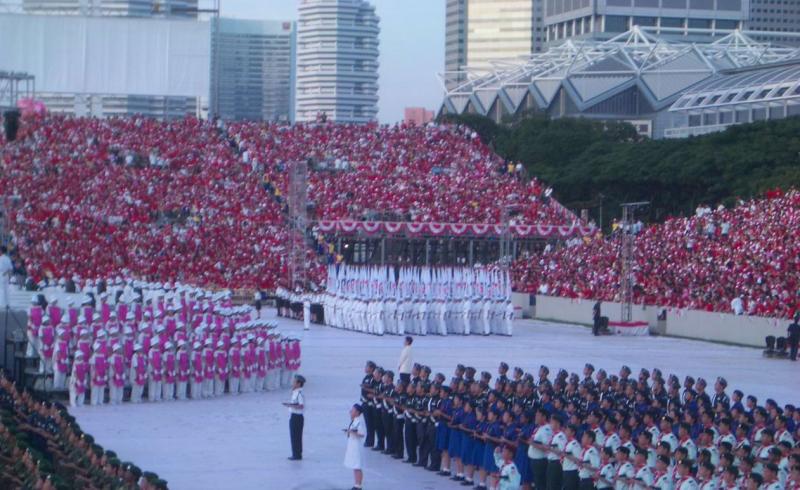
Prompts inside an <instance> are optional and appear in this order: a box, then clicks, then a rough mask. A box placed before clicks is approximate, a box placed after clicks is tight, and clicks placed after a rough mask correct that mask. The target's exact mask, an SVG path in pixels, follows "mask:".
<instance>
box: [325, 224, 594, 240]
mask: <svg viewBox="0 0 800 490" xmlns="http://www.w3.org/2000/svg"><path fill="white" fill-rule="evenodd" d="M317 227H318V228H319V230H320V231H322V232H323V233H338V234H341V235H378V234H380V235H402V236H409V235H410V236H416V235H426V236H436V237H438V236H457V237H461V236H473V237H486V236H501V235H503V234H504V233H505V232H506V231H508V232H509V233H510V234H511V235H512V236H514V237H517V238H527V237H530V238H550V237H555V238H570V237H574V236H588V235H591V234H593V233H594V232H595V231H596V228H595V227H594V226H591V225H585V224H583V223H582V222H573V223H571V224H567V225H554V224H543V223H542V224H535V225H510V226H504V225H501V224H487V223H472V224H463V223H417V222H397V221H352V220H341V221H331V220H321V221H318V222H317Z"/></svg>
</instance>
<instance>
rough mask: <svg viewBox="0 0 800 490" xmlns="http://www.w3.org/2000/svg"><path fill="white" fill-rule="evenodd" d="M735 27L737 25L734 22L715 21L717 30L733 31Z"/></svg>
mask: <svg viewBox="0 0 800 490" xmlns="http://www.w3.org/2000/svg"><path fill="white" fill-rule="evenodd" d="M737 27H738V23H737V22H736V21H735V20H723V19H717V29H726V30H733V29H736V28H737Z"/></svg>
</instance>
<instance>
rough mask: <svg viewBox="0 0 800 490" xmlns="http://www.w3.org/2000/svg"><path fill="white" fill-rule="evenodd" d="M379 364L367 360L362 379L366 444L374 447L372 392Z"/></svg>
mask: <svg viewBox="0 0 800 490" xmlns="http://www.w3.org/2000/svg"><path fill="white" fill-rule="evenodd" d="M376 367H377V366H376V365H375V363H374V362H372V361H367V364H366V365H365V366H364V379H362V380H361V407H362V408H363V409H364V412H363V414H362V415H364V422H365V423H366V424H367V437H365V441H364V446H365V447H372V446H373V445H374V444H375V420H374V419H373V418H372V415H373V408H374V407H372V406H371V405H372V393H373V391H374V387H375V386H374V385H373V373H374V372H375V368H376Z"/></svg>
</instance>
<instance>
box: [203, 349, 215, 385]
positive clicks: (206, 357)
mask: <svg viewBox="0 0 800 490" xmlns="http://www.w3.org/2000/svg"><path fill="white" fill-rule="evenodd" d="M214 354H215V351H214V341H213V340H212V339H211V337H209V338H207V339H206V341H205V346H204V348H203V367H204V369H205V376H204V379H203V397H204V398H210V397H212V396H214V372H215V369H214V363H215V355H214Z"/></svg>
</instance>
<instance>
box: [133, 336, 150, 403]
mask: <svg viewBox="0 0 800 490" xmlns="http://www.w3.org/2000/svg"><path fill="white" fill-rule="evenodd" d="M129 377H130V380H131V402H133V403H141V402H142V393H144V386H145V385H146V384H147V357H146V356H145V354H144V346H143V345H142V344H138V343H137V344H134V346H133V357H131V370H130V375H129Z"/></svg>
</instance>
